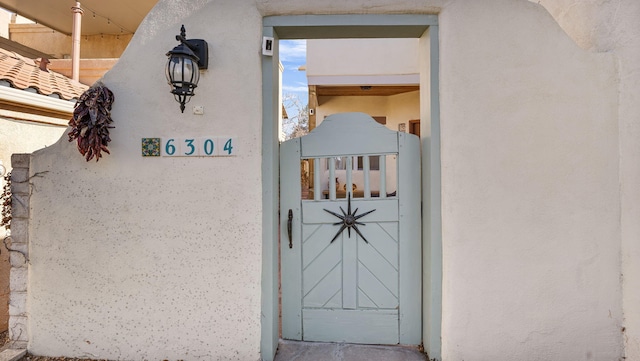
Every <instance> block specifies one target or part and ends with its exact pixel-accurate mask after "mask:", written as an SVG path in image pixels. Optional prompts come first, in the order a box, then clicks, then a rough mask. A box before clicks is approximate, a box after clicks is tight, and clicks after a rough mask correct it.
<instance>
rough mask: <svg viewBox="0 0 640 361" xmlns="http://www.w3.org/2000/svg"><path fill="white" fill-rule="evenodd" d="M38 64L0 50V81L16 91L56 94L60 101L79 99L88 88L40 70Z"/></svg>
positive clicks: (64, 77)
mask: <svg viewBox="0 0 640 361" xmlns="http://www.w3.org/2000/svg"><path fill="white" fill-rule="evenodd" d="M39 65H40V62H39V61H34V60H33V59H28V58H25V57H23V56H21V55H18V54H16V53H14V52H12V51H9V50H6V49H2V48H0V81H2V80H5V81H8V82H9V83H11V86H12V87H14V88H17V89H27V88H33V89H35V90H36V91H37V92H38V93H39V94H42V95H51V94H57V95H58V96H59V97H60V98H61V99H65V100H70V99H73V98H76V99H77V98H79V97H80V95H81V94H82V93H83V92H84V91H85V90H87V89H88V88H89V87H88V86H86V85H84V84H80V83H78V82H76V81H73V80H71V79H69V78H67V77H66V76H64V75H62V74H60V73H56V72H53V71H51V70H41V69H40V66H39Z"/></svg>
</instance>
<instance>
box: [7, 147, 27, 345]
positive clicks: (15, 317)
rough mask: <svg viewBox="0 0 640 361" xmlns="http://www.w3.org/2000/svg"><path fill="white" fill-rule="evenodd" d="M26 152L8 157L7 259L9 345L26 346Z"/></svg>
mask: <svg viewBox="0 0 640 361" xmlns="http://www.w3.org/2000/svg"><path fill="white" fill-rule="evenodd" d="M29 163H30V155H29V154H14V155H13V156H12V157H11V165H12V167H13V170H12V172H11V194H12V199H11V204H12V209H11V213H12V220H11V242H10V243H9V244H7V246H8V248H9V257H10V258H9V259H10V263H11V276H10V290H11V294H10V296H9V339H10V340H11V347H12V348H26V347H27V341H28V331H27V324H28V323H27V309H26V307H27V275H28V259H29V255H28V252H29V245H28V243H29V232H28V228H29V195H30V191H29V188H30V187H29Z"/></svg>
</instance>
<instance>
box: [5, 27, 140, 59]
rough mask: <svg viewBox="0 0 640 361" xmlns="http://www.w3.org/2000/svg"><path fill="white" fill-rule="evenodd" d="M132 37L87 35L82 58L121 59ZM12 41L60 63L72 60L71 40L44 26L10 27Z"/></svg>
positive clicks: (81, 46) (81, 54) (81, 49)
mask: <svg viewBox="0 0 640 361" xmlns="http://www.w3.org/2000/svg"><path fill="white" fill-rule="evenodd" d="M132 37H133V35H132V34H101V35H83V36H82V37H81V38H80V57H81V58H83V59H96V58H119V57H120V55H121V54H122V52H123V51H124V49H125V48H126V47H127V45H128V44H129V42H130V41H131V38H132ZM9 38H10V39H11V40H13V41H16V42H18V43H20V44H23V45H25V46H28V47H30V48H33V49H36V50H39V51H41V52H43V53H45V54H50V55H51V56H52V57H54V58H57V59H64V58H70V57H71V36H69V35H65V34H62V33H59V32H57V31H55V30H51V29H49V28H47V27H46V26H44V25H40V24H9Z"/></svg>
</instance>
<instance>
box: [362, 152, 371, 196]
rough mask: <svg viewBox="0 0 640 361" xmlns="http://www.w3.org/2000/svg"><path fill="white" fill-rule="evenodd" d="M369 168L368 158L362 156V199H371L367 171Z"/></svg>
mask: <svg viewBox="0 0 640 361" xmlns="http://www.w3.org/2000/svg"><path fill="white" fill-rule="evenodd" d="M370 168H371V166H370V164H369V156H368V155H363V156H362V175H363V178H364V198H365V199H368V198H371V185H370V184H369V169H370Z"/></svg>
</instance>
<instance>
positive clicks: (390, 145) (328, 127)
mask: <svg viewBox="0 0 640 361" xmlns="http://www.w3.org/2000/svg"><path fill="white" fill-rule="evenodd" d="M327 139H330V142H329V144H328V142H327ZM354 146H355V147H354ZM354 148H357V149H359V154H385V153H397V152H398V132H395V131H393V130H390V129H388V128H387V127H385V126H384V125H382V124H380V123H378V122H376V121H375V120H374V119H373V118H372V117H370V116H369V115H367V114H365V113H358V112H353V113H339V114H334V115H330V116H328V117H327V118H326V119H324V120H323V121H322V123H320V125H319V126H318V127H317V128H315V129H314V130H312V131H311V133H309V134H308V135H306V136H304V137H303V140H302V156H303V157H308V156H314V157H317V156H318V155H322V156H326V157H330V156H342V155H345V154H352V149H354Z"/></svg>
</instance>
